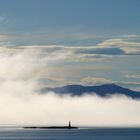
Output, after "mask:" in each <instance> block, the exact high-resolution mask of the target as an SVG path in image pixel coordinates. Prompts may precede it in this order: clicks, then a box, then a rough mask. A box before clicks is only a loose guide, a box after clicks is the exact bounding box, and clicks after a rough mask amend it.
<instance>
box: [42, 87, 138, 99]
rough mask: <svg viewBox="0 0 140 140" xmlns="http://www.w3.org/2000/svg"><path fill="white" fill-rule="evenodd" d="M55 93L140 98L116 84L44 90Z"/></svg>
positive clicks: (43, 91) (135, 93)
mask: <svg viewBox="0 0 140 140" xmlns="http://www.w3.org/2000/svg"><path fill="white" fill-rule="evenodd" d="M49 91H52V92H55V93H57V94H70V95H72V96H75V95H78V96H81V95H83V94H85V93H89V94H94V93H96V94H97V95H99V96H101V97H106V96H108V95H114V94H122V95H126V96H129V97H132V98H140V92H137V91H133V90H130V89H127V88H124V87H121V86H118V85H116V84H104V85H99V86H82V85H66V86H63V87H55V88H47V87H46V88H43V89H42V90H41V92H42V93H45V92H49Z"/></svg>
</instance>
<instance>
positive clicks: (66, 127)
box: [23, 121, 78, 129]
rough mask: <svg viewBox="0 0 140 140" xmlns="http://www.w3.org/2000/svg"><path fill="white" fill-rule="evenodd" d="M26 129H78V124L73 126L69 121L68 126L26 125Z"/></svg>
mask: <svg viewBox="0 0 140 140" xmlns="http://www.w3.org/2000/svg"><path fill="white" fill-rule="evenodd" d="M23 128H24V129H78V127H76V126H72V125H71V122H70V121H69V124H68V126H24V127H23Z"/></svg>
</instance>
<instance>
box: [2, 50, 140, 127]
mask: <svg viewBox="0 0 140 140" xmlns="http://www.w3.org/2000/svg"><path fill="white" fill-rule="evenodd" d="M66 55H67V54H66ZM65 57H66V56H65V55H62V54H61V53H60V54H59V55H53V59H51V56H49V55H44V51H42V50H41V49H39V48H32V49H26V48H24V49H9V48H0V124H1V125H67V123H68V121H69V120H70V121H71V122H72V124H73V125H78V126H139V125H140V101H139V100H133V99H131V98H129V97H126V96H122V95H119V94H116V95H114V96H110V97H108V98H101V97H99V96H97V95H96V94H93V95H89V94H88V93H87V94H85V95H83V96H81V97H78V96H75V97H71V96H68V95H65V96H61V97H60V96H59V95H57V94H55V93H53V92H49V93H45V94H41V93H40V92H39V90H40V88H41V83H40V82H39V80H40V79H41V78H42V77H44V76H46V75H49V74H48V73H47V67H49V64H50V62H51V63H53V64H55V63H60V62H61V61H63V60H64V59H65ZM46 86H47V85H46Z"/></svg>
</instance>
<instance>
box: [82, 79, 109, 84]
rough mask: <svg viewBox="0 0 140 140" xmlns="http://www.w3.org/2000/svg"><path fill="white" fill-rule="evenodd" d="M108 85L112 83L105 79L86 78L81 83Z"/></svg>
mask: <svg viewBox="0 0 140 140" xmlns="http://www.w3.org/2000/svg"><path fill="white" fill-rule="evenodd" d="M106 83H112V81H111V80H109V79H106V78H103V77H85V78H82V79H81V81H80V84H82V85H101V84H106Z"/></svg>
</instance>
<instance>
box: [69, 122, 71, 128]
mask: <svg viewBox="0 0 140 140" xmlns="http://www.w3.org/2000/svg"><path fill="white" fill-rule="evenodd" d="M70 128H71V122H70V121H69V129H70Z"/></svg>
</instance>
